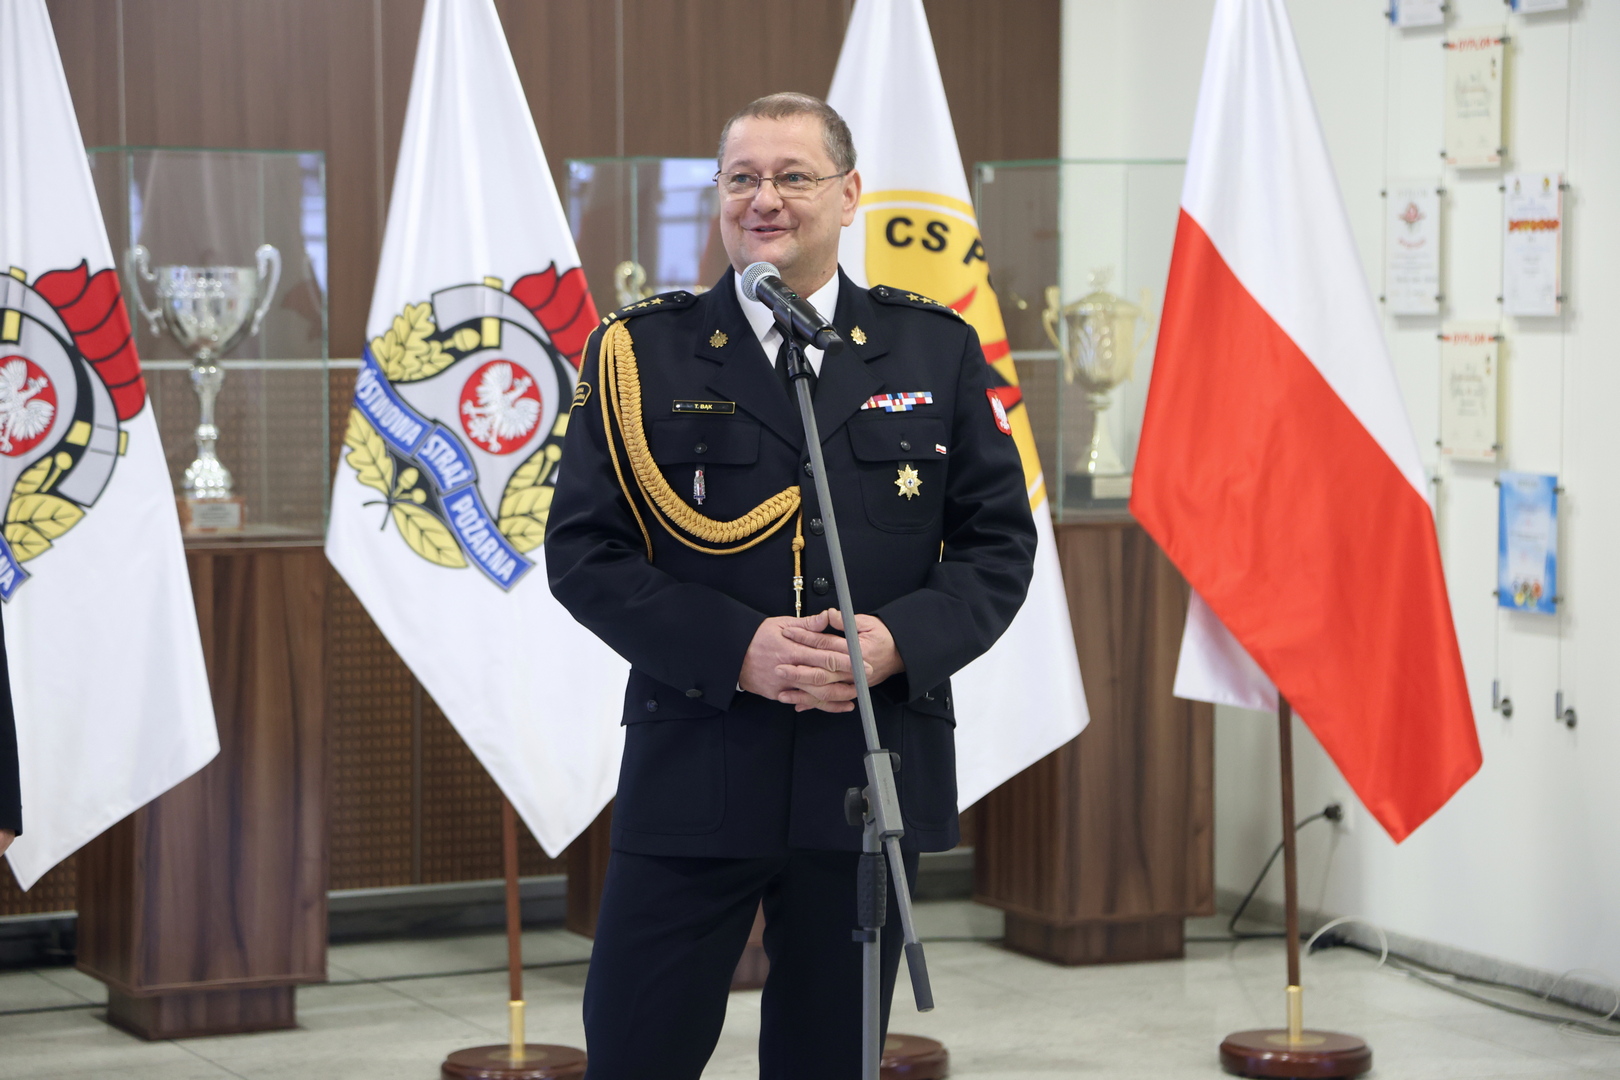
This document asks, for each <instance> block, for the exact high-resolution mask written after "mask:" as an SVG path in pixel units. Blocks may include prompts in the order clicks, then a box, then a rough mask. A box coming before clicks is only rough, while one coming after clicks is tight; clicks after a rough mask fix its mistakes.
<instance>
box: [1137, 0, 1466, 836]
mask: <svg viewBox="0 0 1620 1080" xmlns="http://www.w3.org/2000/svg"><path fill="white" fill-rule="evenodd" d="M1131 510H1132V512H1133V513H1134V514H1135V516H1136V518H1137V519H1138V520H1139V521H1140V522H1141V523H1142V525H1143V526H1144V527H1145V528H1146V529H1147V531H1148V532H1149V533H1150V534H1152V536H1153V537H1154V539H1155V540H1157V541H1158V542H1159V544H1160V545H1162V546H1163V548H1164V550H1165V552H1166V553H1167V554H1168V555H1169V556H1170V558H1171V560H1172V561H1173V562H1174V563H1175V564H1176V566H1177V567H1178V568H1179V569H1180V570H1181V572H1182V573H1183V574H1184V575H1186V577H1187V580H1188V581H1189V582H1190V583H1191V585H1192V587H1193V589H1194V591H1195V593H1196V594H1197V595H1195V597H1194V598H1193V605H1192V610H1191V611H1190V612H1189V615H1188V622H1187V630H1186V635H1185V638H1184V640H1183V644H1182V657H1181V665H1180V669H1179V670H1178V672H1177V679H1176V693H1177V694H1178V695H1180V696H1182V697H1190V698H1197V699H1201V700H1206V701H1218V702H1226V703H1229V704H1238V705H1246V706H1249V707H1251V708H1268V707H1271V708H1274V707H1275V706H1276V704H1277V694H1278V692H1279V691H1280V692H1281V693H1282V694H1283V695H1284V696H1285V697H1286V698H1287V699H1288V701H1289V702H1290V703H1291V704H1292V705H1293V707H1294V708H1295V709H1296V710H1297V711H1298V713H1299V716H1300V718H1301V719H1302V720H1303V721H1304V722H1305V723H1306V724H1307V725H1308V726H1309V727H1310V729H1311V731H1312V732H1313V733H1314V734H1315V735H1316V737H1317V739H1318V740H1319V741H1320V742H1321V744H1322V746H1323V748H1324V749H1325V750H1326V751H1327V753H1328V755H1329V756H1330V757H1331V758H1332V759H1333V761H1334V763H1335V764H1336V765H1337V766H1338V768H1339V770H1340V772H1341V773H1343V775H1344V777H1345V779H1346V780H1347V781H1348V782H1349V784H1350V785H1351V787H1352V788H1354V790H1355V792H1356V794H1357V796H1358V797H1359V798H1360V799H1361V801H1362V803H1363V804H1364V805H1365V806H1366V807H1367V809H1368V811H1369V812H1370V813H1371V814H1372V815H1373V816H1374V817H1376V818H1377V819H1378V821H1379V822H1380V824H1382V825H1383V826H1384V828H1385V829H1386V830H1387V831H1388V832H1389V834H1390V836H1391V837H1393V838H1394V839H1395V840H1396V841H1400V840H1402V839H1404V838H1405V837H1406V836H1407V835H1409V834H1410V833H1411V832H1412V830H1414V829H1416V828H1417V827H1418V826H1419V825H1421V824H1422V823H1423V822H1424V821H1425V820H1426V819H1427V818H1429V817H1430V816H1431V815H1432V814H1434V813H1435V812H1436V811H1437V810H1439V809H1440V807H1441V806H1443V805H1444V804H1445V803H1446V801H1447V800H1448V799H1450V798H1451V796H1452V795H1453V794H1455V793H1456V791H1457V790H1458V789H1459V788H1460V787H1461V786H1462V785H1463V783H1465V782H1466V781H1467V780H1468V778H1469V777H1471V776H1472V775H1473V774H1474V773H1475V772H1476V771H1478V769H1479V766H1480V761H1481V758H1480V749H1479V739H1478V736H1477V734H1476V732H1475V729H1474V720H1473V712H1472V709H1471V707H1470V704H1469V698H1468V689H1467V685H1466V683H1465V681H1464V675H1463V666H1462V657H1461V654H1460V652H1459V650H1458V647H1457V637H1456V632H1455V629H1454V627H1453V625H1452V618H1451V606H1450V603H1449V600H1448V598H1447V595H1446V583H1445V576H1444V572H1443V570H1442V567H1441V563H1440V552H1439V545H1438V542H1437V538H1436V536H1435V530H1434V523H1433V517H1432V514H1431V510H1430V506H1429V502H1428V496H1427V493H1426V489H1425V477H1424V471H1423V466H1422V462H1421V459H1420V458H1419V455H1418V447H1417V440H1416V439H1415V438H1414V436H1413V434H1412V429H1411V425H1410V423H1409V422H1408V419H1407V416H1406V411H1405V408H1404V406H1403V404H1402V401H1401V396H1400V391H1399V389H1398V387H1397V384H1396V379H1395V371H1394V367H1393V365H1392V364H1391V362H1390V358H1389V353H1388V350H1387V348H1386V346H1385V342H1384V335H1383V330H1382V327H1381V325H1380V320H1379V316H1378V312H1377V309H1376V307H1375V306H1374V303H1373V298H1372V291H1371V289H1370V288H1369V287H1368V284H1367V279H1366V277H1365V275H1364V274H1363V273H1362V270H1361V265H1360V262H1359V259H1358V257H1357V254H1356V248H1355V243H1354V240H1353V238H1352V235H1351V232H1350V222H1349V218H1348V216H1347V214H1346V212H1345V208H1344V202H1343V199H1342V198H1341V196H1340V194H1339V188H1338V183H1337V181H1336V180H1335V178H1334V173H1333V166H1332V162H1331V160H1330V159H1329V156H1328V149H1327V144H1326V141H1325V140H1324V138H1323V134H1322V130H1321V126H1320V124H1319V123H1318V121H1317V117H1316V110H1315V106H1314V105H1313V103H1312V100H1311V94H1310V88H1309V86H1308V84H1307V83H1306V80H1305V72H1304V69H1303V67H1302V66H1301V64H1300V58H1299V53H1298V48H1297V46H1296V44H1295V42H1294V37H1293V29H1292V27H1291V26H1290V25H1289V22H1288V15H1287V11H1286V9H1285V7H1284V3H1283V0H1218V2H1217V3H1216V6H1215V17H1214V23H1213V26H1212V29H1211V33H1210V42H1209V50H1208V53H1207V56H1206V58H1205V63H1204V74H1203V82H1202V85H1201V87H1200V89H1199V97H1198V111H1197V117H1196V119H1195V121H1194V124H1193V137H1192V147H1191V150H1190V151H1189V152H1188V156H1187V175H1186V182H1185V186H1184V187H1183V189H1182V194H1181V217H1180V223H1179V225H1178V228H1177V231H1176V242H1175V252H1174V255H1173V256H1172V258H1171V264H1170V279H1169V283H1168V285H1167V286H1166V293H1165V307H1164V318H1163V323H1162V326H1161V329H1160V332H1159V343H1158V350H1157V353H1156V355H1155V358H1154V368H1153V381H1152V384H1151V387H1150V390H1149V394H1148V401H1147V412H1146V417H1145V419H1144V422H1143V430H1142V437H1141V440H1140V447H1139V450H1138V453H1137V460H1136V473H1135V491H1134V495H1133V497H1132V500H1131Z"/></svg>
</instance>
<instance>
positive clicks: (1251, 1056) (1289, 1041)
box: [1221, 694, 1372, 1080]
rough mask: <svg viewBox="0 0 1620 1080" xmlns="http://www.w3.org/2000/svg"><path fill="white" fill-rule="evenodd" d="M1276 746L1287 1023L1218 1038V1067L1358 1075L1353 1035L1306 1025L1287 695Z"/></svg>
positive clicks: (1363, 1056)
mask: <svg viewBox="0 0 1620 1080" xmlns="http://www.w3.org/2000/svg"><path fill="white" fill-rule="evenodd" d="M1277 750H1278V756H1279V758H1280V759H1281V760H1280V762H1279V764H1280V765H1281V766H1282V785H1281V786H1282V826H1283V908H1284V915H1285V920H1286V922H1287V929H1286V930H1285V932H1284V936H1285V937H1286V939H1287V943H1288V987H1287V999H1286V1000H1287V1007H1288V1026H1287V1027H1285V1028H1263V1029H1260V1030H1258V1031H1239V1032H1237V1033H1236V1034H1233V1035H1228V1036H1227V1037H1226V1041H1225V1042H1223V1043H1221V1068H1223V1069H1225V1070H1226V1071H1227V1072H1229V1073H1235V1074H1236V1075H1238V1076H1266V1077H1288V1078H1289V1080H1315V1078H1317V1077H1350V1076H1360V1075H1361V1074H1362V1073H1364V1072H1366V1071H1367V1070H1368V1069H1371V1068H1372V1051H1371V1050H1370V1049H1368V1048H1367V1044H1366V1043H1364V1042H1362V1041H1361V1040H1360V1039H1358V1038H1356V1037H1355V1036H1354V1035H1340V1034H1338V1033H1337V1032H1332V1031H1308V1030H1306V1028H1305V990H1304V987H1303V986H1301V985H1300V978H1299V870H1298V866H1299V863H1298V853H1297V851H1296V850H1295V844H1294V832H1295V830H1296V828H1297V827H1296V826H1295V824H1294V722H1293V709H1291V708H1290V707H1289V705H1288V699H1287V698H1284V697H1283V696H1282V695H1280V694H1279V695H1278V697H1277Z"/></svg>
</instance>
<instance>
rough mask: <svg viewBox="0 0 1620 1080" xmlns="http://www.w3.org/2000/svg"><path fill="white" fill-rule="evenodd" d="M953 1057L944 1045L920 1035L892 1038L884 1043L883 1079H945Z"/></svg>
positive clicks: (892, 1036)
mask: <svg viewBox="0 0 1620 1080" xmlns="http://www.w3.org/2000/svg"><path fill="white" fill-rule="evenodd" d="M950 1074H951V1055H950V1052H949V1051H948V1050H946V1049H945V1046H944V1044H943V1043H940V1042H936V1041H935V1040H933V1039H925V1038H923V1037H922V1036H921V1035H890V1036H889V1037H888V1038H886V1039H884V1040H883V1069H882V1076H883V1080H943V1078H944V1077H947V1076H949V1075H950Z"/></svg>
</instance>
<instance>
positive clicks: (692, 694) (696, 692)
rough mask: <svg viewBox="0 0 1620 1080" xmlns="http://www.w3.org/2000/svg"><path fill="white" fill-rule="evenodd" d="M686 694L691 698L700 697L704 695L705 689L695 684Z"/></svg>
mask: <svg viewBox="0 0 1620 1080" xmlns="http://www.w3.org/2000/svg"><path fill="white" fill-rule="evenodd" d="M686 696H687V697H689V698H700V697H702V696H703V691H701V690H699V689H698V688H697V687H695V686H694V687H692V689H690V690H688V691H687V692H686Z"/></svg>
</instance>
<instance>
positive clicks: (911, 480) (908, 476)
mask: <svg viewBox="0 0 1620 1080" xmlns="http://www.w3.org/2000/svg"><path fill="white" fill-rule="evenodd" d="M894 486H895V487H897V488H899V489H900V494H901V495H903V496H905V497H906V498H908V499H915V498H916V497H917V496H918V495H920V494H921V493H922V492H921V491H920V490H919V489H920V488H921V487H922V477H920V476H918V475H917V470H916V469H914V468H912V467H911V466H910V465H902V466H900V476H899V478H898V479H896V480H895V482H894Z"/></svg>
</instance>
